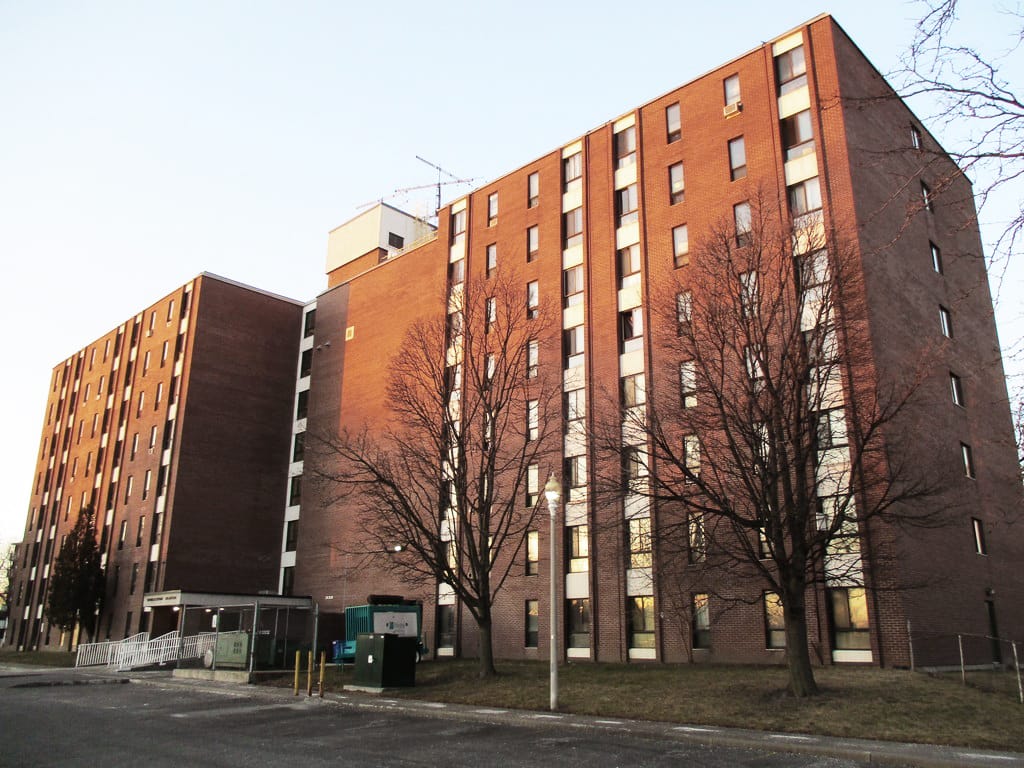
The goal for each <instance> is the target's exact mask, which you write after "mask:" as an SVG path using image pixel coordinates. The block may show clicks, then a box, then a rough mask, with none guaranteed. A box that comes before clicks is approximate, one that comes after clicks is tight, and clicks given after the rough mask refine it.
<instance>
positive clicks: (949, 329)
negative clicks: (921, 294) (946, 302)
mask: <svg viewBox="0 0 1024 768" xmlns="http://www.w3.org/2000/svg"><path fill="white" fill-rule="evenodd" d="M939 327H940V328H942V335H943V336H945V337H946V338H947V339H952V338H953V315H952V314H950V311H949V310H948V309H946V308H945V307H943V306H940V307H939Z"/></svg>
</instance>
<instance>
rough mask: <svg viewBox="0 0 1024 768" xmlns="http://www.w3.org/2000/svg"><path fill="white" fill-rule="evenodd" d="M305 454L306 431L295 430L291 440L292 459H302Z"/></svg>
mask: <svg viewBox="0 0 1024 768" xmlns="http://www.w3.org/2000/svg"><path fill="white" fill-rule="evenodd" d="M305 455H306V433H305V432H297V433H296V434H295V439H294V441H293V442H292V461H302V460H303V458H304V457H305Z"/></svg>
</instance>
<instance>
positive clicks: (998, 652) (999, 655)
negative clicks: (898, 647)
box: [910, 632, 1024, 705]
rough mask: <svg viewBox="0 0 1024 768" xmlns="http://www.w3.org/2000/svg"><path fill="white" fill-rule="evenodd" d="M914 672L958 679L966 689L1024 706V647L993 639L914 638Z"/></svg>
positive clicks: (971, 636) (969, 636)
mask: <svg viewBox="0 0 1024 768" xmlns="http://www.w3.org/2000/svg"><path fill="white" fill-rule="evenodd" d="M910 649H911V666H912V668H914V669H916V670H918V671H922V672H927V673H929V674H933V675H941V676H949V677H955V678H958V679H959V680H960V682H962V683H963V684H964V685H968V686H971V687H974V688H979V689H981V690H984V691H988V692H990V693H998V694H1003V695H1007V696H1012V697H1013V698H1015V699H1017V700H1018V701H1019V702H1020V703H1021V704H1022V705H1024V684H1022V679H1021V662H1022V661H1024V659H1022V658H1021V655H1022V654H1024V644H1022V643H1020V642H1018V641H1015V640H1009V639H1007V638H1002V637H995V636H992V635H974V634H970V633H966V632H964V633H960V634H956V635H945V634H937V633H928V632H917V633H913V634H911V640H910Z"/></svg>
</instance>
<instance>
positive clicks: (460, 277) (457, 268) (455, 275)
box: [448, 259, 466, 285]
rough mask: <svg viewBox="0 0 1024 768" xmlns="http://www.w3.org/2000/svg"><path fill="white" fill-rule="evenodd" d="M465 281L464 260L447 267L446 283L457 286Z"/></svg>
mask: <svg viewBox="0 0 1024 768" xmlns="http://www.w3.org/2000/svg"><path fill="white" fill-rule="evenodd" d="M465 279H466V260H465V259H459V260H458V261H453V262H452V263H451V264H449V265H448V283H449V284H450V285H458V284H459V283H461V282H464V281H465Z"/></svg>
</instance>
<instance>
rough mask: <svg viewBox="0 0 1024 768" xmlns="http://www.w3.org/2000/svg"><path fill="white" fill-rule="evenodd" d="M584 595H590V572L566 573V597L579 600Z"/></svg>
mask: <svg viewBox="0 0 1024 768" xmlns="http://www.w3.org/2000/svg"><path fill="white" fill-rule="evenodd" d="M584 597H590V573H589V572H587V571H584V572H583V573H567V574H565V599H566V600H579V599H581V598H584Z"/></svg>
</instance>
